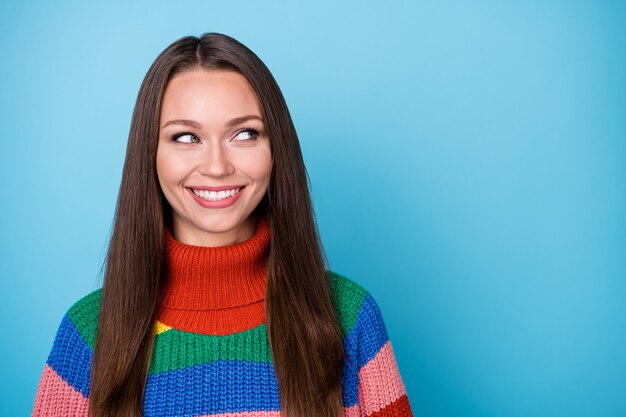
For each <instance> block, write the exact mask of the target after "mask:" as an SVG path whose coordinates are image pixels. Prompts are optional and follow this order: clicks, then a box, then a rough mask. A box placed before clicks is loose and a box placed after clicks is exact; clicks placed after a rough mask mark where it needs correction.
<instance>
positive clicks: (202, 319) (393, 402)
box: [32, 217, 413, 417]
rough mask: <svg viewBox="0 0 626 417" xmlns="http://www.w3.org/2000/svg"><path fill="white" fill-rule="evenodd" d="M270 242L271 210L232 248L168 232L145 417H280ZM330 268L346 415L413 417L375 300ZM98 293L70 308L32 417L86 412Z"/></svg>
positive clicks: (64, 317) (98, 306)
mask: <svg viewBox="0 0 626 417" xmlns="http://www.w3.org/2000/svg"><path fill="white" fill-rule="evenodd" d="M269 245H270V229H269V224H268V222H267V219H265V218H264V217H259V218H258V222H257V227H256V231H255V233H254V236H252V237H251V238H250V239H248V240H246V241H244V242H240V243H236V244H233V245H229V246H222V247H202V246H193V245H188V244H184V243H182V242H179V241H177V240H175V239H174V237H173V236H172V234H171V233H170V232H169V230H168V231H167V247H168V281H167V284H166V288H165V290H164V291H163V295H162V298H161V303H160V309H159V314H158V320H157V321H156V323H155V324H154V328H153V333H154V335H155V344H154V349H153V353H152V357H151V362H150V369H149V372H148V379H147V382H146V390H145V395H144V400H143V413H144V415H145V416H147V417H152V416H154V417H157V416H185V417H197V416H220V417H279V416H280V408H281V407H280V399H279V390H278V382H277V379H276V375H275V372H274V367H273V364H272V356H271V349H270V346H269V341H268V338H267V327H266V322H265V310H264V291H265V284H266V282H267V257H268V254H269ZM325 276H326V278H327V281H328V284H329V287H330V289H331V293H332V298H333V303H334V305H335V308H336V312H337V317H338V321H339V324H340V327H341V329H342V332H343V336H344V348H345V352H346V355H345V361H344V368H343V374H342V402H343V407H342V411H343V416H344V417H357V416H358V417H363V416H367V417H370V416H379V417H391V416H395V417H405V416H412V415H413V414H412V411H411V408H410V405H409V401H408V398H407V394H406V389H405V386H404V383H403V381H402V378H401V376H400V372H399V370H398V365H397V363H396V359H395V356H394V352H393V348H392V346H391V341H390V340H389V337H388V334H387V329H386V327H385V323H384V321H383V318H382V315H381V311H380V309H379V307H378V304H377V303H376V301H375V300H374V298H373V297H372V295H371V294H370V293H369V292H368V291H367V290H366V289H365V288H364V287H363V286H361V285H359V284H357V283H356V282H355V281H353V280H351V279H349V278H347V277H345V276H343V275H341V274H338V273H336V272H333V271H330V270H326V274H325ZM101 298H102V289H101V288H100V289H97V290H95V291H93V292H91V293H89V294H87V295H86V296H84V297H83V298H81V299H80V300H78V301H77V302H76V303H74V304H73V305H72V306H71V307H70V308H69V309H68V310H67V312H66V314H65V315H64V316H63V318H62V320H61V324H60V326H59V328H58V331H57V333H56V337H55V339H54V343H53V345H52V350H51V352H50V354H49V356H48V359H47V361H46V363H45V365H44V367H43V373H42V375H41V379H40V381H39V386H38V389H37V393H36V397H35V401H34V406H33V411H32V415H33V416H81V417H87V416H88V405H89V390H90V370H91V359H92V355H93V349H94V344H95V339H96V334H97V323H98V316H99V313H100V305H101Z"/></svg>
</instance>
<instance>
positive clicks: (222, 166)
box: [198, 144, 234, 177]
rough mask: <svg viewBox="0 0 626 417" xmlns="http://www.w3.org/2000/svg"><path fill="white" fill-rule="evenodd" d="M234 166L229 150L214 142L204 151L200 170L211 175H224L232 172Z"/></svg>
mask: <svg viewBox="0 0 626 417" xmlns="http://www.w3.org/2000/svg"><path fill="white" fill-rule="evenodd" d="M233 168H234V167H233V164H232V163H231V161H230V156H229V154H228V151H227V150H226V149H224V147H223V146H221V145H220V144H214V145H212V146H210V147H208V148H207V149H206V152H203V154H202V161H201V162H200V167H199V169H198V171H199V172H200V173H201V174H203V175H207V176H210V177H223V176H225V175H229V174H232V172H233Z"/></svg>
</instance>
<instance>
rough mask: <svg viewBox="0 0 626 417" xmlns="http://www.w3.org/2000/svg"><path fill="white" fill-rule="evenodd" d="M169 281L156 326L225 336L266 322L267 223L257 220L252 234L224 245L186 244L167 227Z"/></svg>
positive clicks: (265, 220) (162, 298)
mask: <svg viewBox="0 0 626 417" xmlns="http://www.w3.org/2000/svg"><path fill="white" fill-rule="evenodd" d="M166 235H167V255H168V262H167V263H168V276H167V280H166V284H165V288H164V291H163V293H162V297H161V303H160V309H159V317H158V319H159V321H160V322H162V323H163V324H165V325H167V326H171V327H174V328H176V329H179V330H183V331H188V332H193V333H202V334H210V335H226V334H231V333H236V332H241V331H245V330H249V329H251V328H254V327H256V326H258V325H260V324H262V323H264V322H265V304H264V300H265V286H266V283H267V260H268V255H269V246H270V228H269V223H268V221H267V219H266V218H265V217H263V216H261V215H259V216H258V220H257V225H256V231H255V233H254V235H253V236H252V237H251V238H250V239H248V240H246V241H243V242H239V243H235V244H232V245H227V246H217V247H205V246H195V245H188V244H185V243H182V242H179V241H177V240H175V239H174V237H173V236H172V234H171V231H170V230H169V229H167V228H166Z"/></svg>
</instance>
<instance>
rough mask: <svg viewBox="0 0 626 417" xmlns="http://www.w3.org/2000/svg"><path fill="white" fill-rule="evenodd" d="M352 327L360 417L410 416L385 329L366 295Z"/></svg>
mask: <svg viewBox="0 0 626 417" xmlns="http://www.w3.org/2000/svg"><path fill="white" fill-rule="evenodd" d="M355 325H356V329H355V330H356V337H357V360H358V365H359V372H358V380H359V382H358V397H359V406H360V407H359V408H360V410H361V416H363V417H374V416H375V417H410V416H413V413H412V410H411V407H410V405H409V400H408V398H407V394H406V388H405V386H404V382H403V381H402V377H401V376H400V371H399V369H398V364H397V363H396V358H395V355H394V352H393V348H392V346H391V341H390V340H389V336H388V334H387V328H386V326H385V323H384V321H383V317H382V314H381V312H380V309H379V307H378V304H377V303H376V301H375V300H374V298H373V297H372V295H371V294H370V293H367V294H366V296H365V298H364V300H363V303H362V305H361V309H360V312H359V316H358V318H357V322H356V324H355Z"/></svg>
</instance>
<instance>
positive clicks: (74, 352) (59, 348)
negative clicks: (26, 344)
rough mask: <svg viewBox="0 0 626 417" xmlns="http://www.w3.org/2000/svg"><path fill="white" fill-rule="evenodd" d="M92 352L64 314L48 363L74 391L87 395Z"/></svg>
mask: <svg viewBox="0 0 626 417" xmlns="http://www.w3.org/2000/svg"><path fill="white" fill-rule="evenodd" d="M91 357H92V352H91V349H90V348H89V346H88V345H87V344H86V343H85V341H84V340H83V338H82V337H81V336H80V333H78V331H77V330H76V327H75V326H74V324H73V323H72V320H71V319H70V317H69V316H68V315H67V314H66V315H65V316H63V320H61V324H60V326H59V329H58V330H57V334H56V337H55V339H54V344H53V345H52V349H51V350H50V355H49V356H48V361H47V363H48V365H49V366H50V367H51V368H52V369H54V371H55V372H56V373H57V374H59V376H60V377H61V378H63V379H64V380H65V381H66V382H67V383H68V384H69V385H71V386H72V387H73V388H74V389H75V390H76V391H78V392H80V393H81V394H83V395H84V396H85V397H88V396H89V371H90V367H91Z"/></svg>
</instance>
